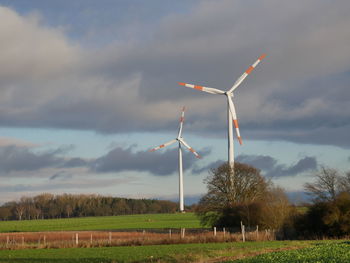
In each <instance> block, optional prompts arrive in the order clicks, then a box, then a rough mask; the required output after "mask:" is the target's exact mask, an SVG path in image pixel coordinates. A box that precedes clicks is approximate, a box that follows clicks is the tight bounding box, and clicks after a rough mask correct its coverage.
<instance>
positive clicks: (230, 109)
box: [179, 54, 266, 168]
mask: <svg viewBox="0 0 350 263" xmlns="http://www.w3.org/2000/svg"><path fill="white" fill-rule="evenodd" d="M265 56H266V54H262V55H261V56H260V57H259V58H258V60H257V61H255V63H254V64H253V65H251V66H250V67H249V68H248V69H247V70H246V71H245V72H244V73H243V74H242V76H240V77H239V78H238V79H237V80H236V82H235V83H234V84H233V86H232V88H231V89H229V90H228V91H223V90H219V89H214V88H209V87H203V86H198V85H193V84H188V83H183V82H179V84H180V85H182V86H185V87H187V88H192V89H197V90H201V91H205V92H207V93H211V94H215V95H225V96H226V98H227V123H228V125H227V126H228V162H229V164H230V166H231V167H232V168H233V167H234V148H233V133H232V120H233V123H234V125H235V128H236V134H237V138H238V141H239V143H240V144H242V139H241V135H240V133H239V126H238V120H237V115H236V109H235V105H234V104H233V101H232V98H233V91H234V90H235V89H236V88H237V87H238V86H239V85H240V84H241V83H242V82H243V80H244V79H245V78H246V77H247V76H248V75H249V74H250V73H251V72H252V71H253V70H254V68H255V67H256V66H257V65H258V64H259V63H260V61H261V60H263V58H264V57H265Z"/></svg>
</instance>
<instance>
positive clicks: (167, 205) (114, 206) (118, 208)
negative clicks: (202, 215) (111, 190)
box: [0, 193, 178, 220]
mask: <svg viewBox="0 0 350 263" xmlns="http://www.w3.org/2000/svg"><path fill="white" fill-rule="evenodd" d="M177 206H178V205H177V203H175V202H171V201H165V200H150V199H127V198H117V197H110V196H100V195H72V194H62V195H52V194H48V193H45V194H40V195H37V196H34V197H22V198H21V199H20V200H19V201H13V202H7V203H5V204H3V205H2V206H1V207H0V220H31V219H47V218H70V217H84V216H114V215H132V214H147V213H174V212H176V211H177Z"/></svg>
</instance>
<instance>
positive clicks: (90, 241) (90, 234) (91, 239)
mask: <svg viewBox="0 0 350 263" xmlns="http://www.w3.org/2000/svg"><path fill="white" fill-rule="evenodd" d="M90 244H91V245H92V234H90Z"/></svg>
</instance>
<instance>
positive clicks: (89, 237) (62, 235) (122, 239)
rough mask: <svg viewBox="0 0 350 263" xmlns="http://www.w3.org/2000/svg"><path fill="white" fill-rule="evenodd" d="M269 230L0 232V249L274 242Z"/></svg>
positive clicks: (274, 234)
mask: <svg viewBox="0 0 350 263" xmlns="http://www.w3.org/2000/svg"><path fill="white" fill-rule="evenodd" d="M275 239H276V233H275V231H273V230H264V231H259V230H258V228H256V229H255V230H254V231H251V229H250V231H246V230H241V231H240V232H233V231H232V229H229V228H220V229H217V228H213V229H190V228H189V229H187V228H180V229H179V228H172V229H138V230H132V231H130V230H122V231H121V230H118V231H55V232H18V233H0V249H24V248H66V247H104V246H137V245H140V246H141V245H158V244H181V243H209V242H242V241H265V240H266V241H267V240H275Z"/></svg>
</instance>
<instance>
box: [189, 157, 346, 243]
mask: <svg viewBox="0 0 350 263" xmlns="http://www.w3.org/2000/svg"><path fill="white" fill-rule="evenodd" d="M205 183H206V184H207V189H208V191H207V194H205V195H204V196H203V197H202V198H201V200H200V202H199V204H198V205H197V207H196V208H195V212H196V214H197V215H198V216H199V218H200V219H201V223H202V224H203V225H210V226H216V227H226V228H227V227H231V228H235V229H238V228H240V227H241V225H242V224H243V225H245V226H247V227H248V228H249V227H251V228H255V227H256V226H259V229H274V230H276V231H277V233H278V235H279V237H281V238H315V237H317V238H322V237H325V236H328V237H341V236H346V235H349V234H350V172H348V173H345V174H344V173H343V174H342V173H340V172H339V171H338V170H336V169H332V168H327V167H321V169H320V170H319V171H317V172H316V173H315V174H314V182H312V183H307V184H305V186H304V190H305V192H306V193H307V194H309V195H310V197H311V200H312V201H311V203H308V204H306V205H304V207H303V209H300V207H296V206H294V205H293V204H291V203H290V202H289V200H288V197H287V195H286V193H285V191H284V190H283V189H282V188H280V187H277V186H275V185H274V184H273V183H272V182H271V181H270V180H268V179H266V178H265V177H263V176H262V175H261V174H260V170H258V169H256V168H254V167H252V166H250V165H246V164H242V163H235V166H234V169H232V167H231V166H230V165H229V164H227V163H226V164H223V165H221V166H219V167H218V168H215V169H212V170H211V171H210V173H209V176H208V177H207V178H206V179H205Z"/></svg>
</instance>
